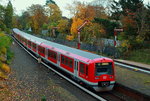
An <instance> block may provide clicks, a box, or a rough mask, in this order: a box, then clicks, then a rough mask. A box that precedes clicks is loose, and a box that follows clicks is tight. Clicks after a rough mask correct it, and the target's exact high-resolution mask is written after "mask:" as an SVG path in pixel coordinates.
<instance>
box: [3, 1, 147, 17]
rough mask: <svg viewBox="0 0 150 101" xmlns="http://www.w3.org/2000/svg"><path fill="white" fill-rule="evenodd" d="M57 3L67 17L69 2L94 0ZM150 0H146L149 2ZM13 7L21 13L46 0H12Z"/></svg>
mask: <svg viewBox="0 0 150 101" xmlns="http://www.w3.org/2000/svg"><path fill="white" fill-rule="evenodd" d="M8 1H9V0H0V4H2V5H6V4H7V3H8ZM54 1H55V2H56V4H57V5H58V6H59V8H60V10H61V11H62V15H63V16H66V17H70V13H69V11H68V10H67V9H66V7H67V5H68V4H71V5H72V4H73V1H80V2H87V3H89V2H92V1H94V0H54ZM148 1H150V0H144V2H148ZM11 2H12V4H13V7H14V8H15V13H16V14H18V15H21V13H22V12H23V11H25V10H26V9H27V8H28V7H30V6H31V5H32V4H41V5H45V3H46V0H11Z"/></svg>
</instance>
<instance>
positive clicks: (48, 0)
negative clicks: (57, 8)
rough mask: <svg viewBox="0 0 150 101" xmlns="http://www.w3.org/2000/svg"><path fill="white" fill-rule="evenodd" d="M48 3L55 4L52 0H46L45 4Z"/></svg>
mask: <svg viewBox="0 0 150 101" xmlns="http://www.w3.org/2000/svg"><path fill="white" fill-rule="evenodd" d="M49 4H54V5H56V3H55V1H53V0H46V5H49Z"/></svg>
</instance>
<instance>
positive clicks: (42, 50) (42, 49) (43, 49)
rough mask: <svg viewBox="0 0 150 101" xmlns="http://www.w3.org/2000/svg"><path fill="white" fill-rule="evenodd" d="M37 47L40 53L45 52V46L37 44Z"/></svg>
mask: <svg viewBox="0 0 150 101" xmlns="http://www.w3.org/2000/svg"><path fill="white" fill-rule="evenodd" d="M38 48H39V49H38V51H40V53H43V54H45V48H44V47H41V46H39V47H38Z"/></svg>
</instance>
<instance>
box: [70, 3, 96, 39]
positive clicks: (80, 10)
mask: <svg viewBox="0 0 150 101" xmlns="http://www.w3.org/2000/svg"><path fill="white" fill-rule="evenodd" d="M69 9H70V8H69ZM72 9H74V10H76V11H74V12H73V13H74V17H73V18H72V21H73V22H72V25H71V34H72V36H73V37H76V36H77V29H78V27H79V26H81V25H82V24H83V22H84V21H85V20H88V21H89V22H90V21H92V20H93V19H94V15H95V11H94V8H93V7H92V6H90V5H86V4H84V3H83V4H82V3H80V2H76V3H75V6H74V7H73V8H72Z"/></svg>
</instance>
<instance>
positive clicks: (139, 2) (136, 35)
mask: <svg viewBox="0 0 150 101" xmlns="http://www.w3.org/2000/svg"><path fill="white" fill-rule="evenodd" d="M114 4H115V5H116V8H115V6H112V7H113V9H116V10H115V12H113V14H112V15H113V16H114V15H115V17H117V20H120V21H121V23H122V27H123V28H124V32H123V34H122V35H123V36H124V38H125V39H124V40H128V43H129V44H130V45H131V48H130V49H136V48H137V46H138V47H139V46H142V44H143V42H144V40H145V39H146V35H147V33H148V29H149V27H148V26H149V24H148V18H149V16H148V8H146V7H145V5H144V4H143V0H119V1H118V2H116V1H114ZM118 8H119V9H120V10H119V12H117V11H118Z"/></svg>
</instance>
